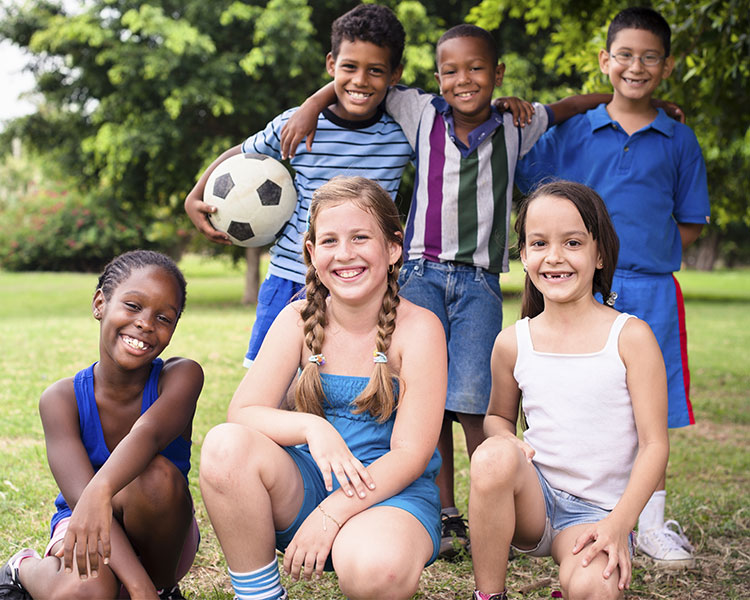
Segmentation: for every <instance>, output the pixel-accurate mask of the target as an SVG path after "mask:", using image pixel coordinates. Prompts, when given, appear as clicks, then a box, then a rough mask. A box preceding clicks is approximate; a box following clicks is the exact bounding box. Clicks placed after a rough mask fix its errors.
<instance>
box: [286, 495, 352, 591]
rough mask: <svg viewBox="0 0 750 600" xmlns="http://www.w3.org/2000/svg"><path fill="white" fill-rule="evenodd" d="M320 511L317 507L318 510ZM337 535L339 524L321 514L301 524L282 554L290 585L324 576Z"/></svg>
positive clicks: (325, 514) (314, 514)
mask: <svg viewBox="0 0 750 600" xmlns="http://www.w3.org/2000/svg"><path fill="white" fill-rule="evenodd" d="M319 508H320V506H319ZM338 532H339V524H338V522H337V521H336V520H335V519H334V518H333V517H332V516H331V515H329V514H328V513H326V512H325V511H324V510H323V511H321V510H317V509H316V510H314V511H312V512H311V513H310V514H309V515H308V516H307V518H306V519H305V520H304V521H303V522H302V525H300V528H299V529H298V530H297V533H295V534H294V537H293V538H292V541H291V542H289V545H288V546H287V548H286V552H285V553H284V563H283V568H284V572H285V573H286V574H287V575H289V576H290V577H291V578H292V580H293V581H297V580H299V578H300V577H303V578H304V579H307V580H309V579H311V578H312V576H313V575H315V577H316V578H318V579H319V578H320V577H321V576H322V575H323V568H324V567H325V564H326V560H327V559H328V555H329V554H330V553H331V547H332V546H333V540H335V539H336V536H337V535H338Z"/></svg>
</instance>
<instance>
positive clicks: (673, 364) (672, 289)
mask: <svg viewBox="0 0 750 600" xmlns="http://www.w3.org/2000/svg"><path fill="white" fill-rule="evenodd" d="M612 291H613V292H616V293H617V300H616V301H615V306H614V307H615V308H616V309H617V310H619V311H620V312H626V313H630V314H631V315H635V316H636V317H638V318H639V319H642V320H643V321H645V322H646V323H648V325H649V327H651V331H653V332H654V335H655V336H656V340H657V341H658V342H659V347H660V348H661V353H662V355H663V356H664V364H665V365H666V368H667V386H668V389H669V420H668V424H669V427H670V428H675V427H684V426H686V425H692V424H694V423H695V418H694V416H693V407H692V405H691V404H690V370H689V369H688V355H687V331H686V328H685V302H684V301H683V298H682V291H681V290H680V284H679V283H678V282H677V279H675V277H674V275H672V274H671V273H669V274H667V275H648V274H643V273H635V272H633V271H625V270H620V269H618V270H616V271H615V277H614V280H613V282H612Z"/></svg>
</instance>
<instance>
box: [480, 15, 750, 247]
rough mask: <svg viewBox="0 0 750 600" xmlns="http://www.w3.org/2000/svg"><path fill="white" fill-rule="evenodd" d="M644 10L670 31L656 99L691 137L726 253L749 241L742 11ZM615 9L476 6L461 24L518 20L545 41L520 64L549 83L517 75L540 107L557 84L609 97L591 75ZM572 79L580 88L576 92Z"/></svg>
mask: <svg viewBox="0 0 750 600" xmlns="http://www.w3.org/2000/svg"><path fill="white" fill-rule="evenodd" d="M653 6H654V8H655V9H656V10H658V11H659V12H661V13H662V14H663V15H664V17H665V18H666V20H667V21H668V22H669V24H670V25H671V27H672V54H673V56H674V57H675V69H674V72H673V74H672V76H671V77H670V78H669V79H667V80H665V82H664V83H663V84H662V88H661V89H660V91H659V95H660V96H661V97H663V98H665V99H668V100H671V101H673V102H675V103H677V104H678V105H680V106H681V107H682V108H683V110H684V111H685V113H686V115H687V118H688V125H690V126H691V127H692V129H693V130H694V131H695V133H696V135H697V136H698V140H699V141H700V144H701V148H702V149H703V154H704V157H705V159H706V166H707V171H708V183H709V193H710V196H711V204H712V221H713V223H712V225H711V228H713V229H719V230H720V231H721V233H720V235H721V237H722V239H723V240H724V244H723V246H722V247H721V250H722V252H724V253H730V252H733V249H734V247H735V246H736V243H737V239H738V236H739V239H741V238H743V237H744V238H745V240H746V239H747V236H748V233H750V204H749V203H748V202H747V199H746V190H745V189H744V188H745V187H746V186H745V179H746V174H747V173H748V172H750V116H748V113H747V111H746V110H744V109H743V107H745V106H747V105H748V103H749V102H750V59H749V58H748V57H750V2H748V1H747V0H680V1H678V2H671V1H667V0H660V1H656V2H654V3H653ZM622 8H624V6H623V4H622V2H618V1H616V0H604V1H599V2H594V1H592V0H576V1H575V2H574V1H570V0H569V1H563V2H559V1H558V2H553V1H552V0H514V1H513V2H511V1H510V0H483V1H482V2H480V3H479V4H478V5H477V6H476V7H474V8H473V9H472V10H471V12H470V14H469V20H471V21H473V22H475V23H477V24H478V25H480V26H482V27H485V28H488V29H496V28H499V27H502V26H504V25H505V24H507V23H510V22H514V20H517V19H522V21H523V23H524V27H525V33H526V36H527V37H528V38H535V37H539V36H543V37H546V38H547V39H548V42H546V43H544V44H542V46H541V50H542V51H541V52H539V53H528V54H525V55H524V56H525V57H526V58H527V59H528V60H529V61H530V62H531V63H532V64H535V65H539V64H540V63H541V65H542V66H543V70H545V71H546V72H547V73H548V74H552V75H555V76H556V78H555V79H553V80H551V81H550V80H549V79H546V78H545V77H541V78H540V77H536V78H534V74H535V73H534V70H533V69H532V70H528V71H526V73H525V74H526V75H529V76H531V77H530V81H528V86H529V87H530V88H531V91H532V96H531V97H533V98H534V99H537V98H539V97H541V98H543V99H544V100H545V101H546V100H548V99H549V98H548V93H549V91H550V90H553V89H557V90H558V91H561V92H562V91H563V90H565V88H566V82H567V83H573V84H574V86H573V87H572V88H568V91H567V92H566V94H565V95H567V94H568V93H570V92H573V91H575V92H576V93H578V92H608V91H611V86H610V85H609V81H608V80H607V78H606V77H605V76H604V75H602V74H601V73H600V71H599V66H598V61H597V54H598V52H599V50H600V49H601V48H604V46H605V44H606V32H607V27H608V25H609V22H610V21H611V20H612V17H614V15H615V14H617V12H619V11H620V10H622ZM519 43H521V44H522V43H523V42H519ZM536 73H538V71H536ZM511 75H512V71H511V70H510V69H509V74H508V76H509V77H510V76H511ZM576 79H577V80H578V81H579V82H580V85H575V83H576V81H575V80H576ZM513 91H514V92H515V89H514V90H513ZM560 95H562V94H560ZM738 227H739V229H740V231H741V233H738V231H737V230H738ZM745 245H746V244H745ZM730 246H731V247H730ZM735 254H736V255H737V254H738V253H736V252H735ZM738 255H742V253H741V252H740V253H739V254H738Z"/></svg>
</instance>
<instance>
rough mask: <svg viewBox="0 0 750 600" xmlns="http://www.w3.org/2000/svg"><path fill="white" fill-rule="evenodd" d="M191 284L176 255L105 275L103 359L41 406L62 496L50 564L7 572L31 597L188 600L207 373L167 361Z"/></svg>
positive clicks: (145, 255) (141, 257) (98, 298)
mask: <svg viewBox="0 0 750 600" xmlns="http://www.w3.org/2000/svg"><path fill="white" fill-rule="evenodd" d="M185 287H186V286H185V278H184V277H183V275H182V273H181V272H180V270H179V269H178V268H177V266H176V265H175V264H174V262H173V261H172V260H171V259H170V258H169V257H167V256H164V255H163V254H159V253H157V252H151V251H145V250H137V251H134V252H128V253H126V254H123V255H121V256H118V257H117V258H115V259H114V260H112V262H110V263H109V264H108V265H107V267H106V268H105V269H104V272H103V273H102V275H101V276H100V278H99V283H98V286H97V289H96V292H95V294H94V299H93V303H92V309H93V316H94V318H95V319H96V320H97V321H99V323H100V330H99V360H98V361H97V362H95V363H94V364H93V365H91V366H90V367H88V368H86V369H84V370H82V371H80V372H79V373H77V374H76V375H75V376H74V377H68V378H66V379H62V380H60V381H58V382H57V383H54V384H53V385H51V386H50V387H49V388H47V389H46V390H45V391H44V393H43V394H42V397H41V400H40V403H39V411H40V414H41V418H42V425H43V427H44V437H45V442H46V446H47V457H48V461H49V465H50V469H51V470H52V474H53V475H54V477H55V480H56V481H57V483H58V485H59V487H60V495H59V496H58V498H57V500H56V502H55V504H56V506H57V513H56V514H55V515H54V517H53V518H52V527H51V529H52V531H51V538H50V543H49V545H48V546H47V550H46V552H45V556H44V558H40V557H39V555H38V554H36V552H34V551H33V550H30V549H26V550H22V551H21V552H19V553H17V554H16V555H15V556H14V557H13V558H12V559H11V560H10V561H9V562H8V564H7V565H6V567H5V568H4V570H3V573H2V575H3V577H4V579H3V583H9V584H10V585H12V586H15V588H16V590H17V591H18V594H20V595H18V597H19V598H24V597H25V598H28V596H27V595H23V594H29V595H30V596H31V597H32V598H53V597H55V598H115V597H117V596H118V595H119V594H121V593H124V592H127V593H129V595H130V597H131V598H150V599H156V598H162V599H166V598H182V595H181V594H180V592H179V588H178V586H177V582H178V581H179V579H180V578H181V577H182V576H183V575H185V573H187V571H188V569H189V568H190V565H191V564H192V561H193V558H194V556H195V552H196V551H197V546H198V530H197V525H196V523H195V519H194V517H193V502H192V499H191V497H190V492H189V489H188V481H187V475H188V471H189V470H190V445H191V433H192V421H193V415H194V413H195V407H196V402H197V400H198V396H199V394H200V391H201V388H202V386H203V371H202V369H201V367H200V365H198V364H197V363H196V362H194V361H192V360H189V359H186V358H177V357H175V358H169V359H167V360H165V361H163V360H162V359H161V358H158V356H159V355H160V354H161V353H162V351H163V350H164V349H165V348H166V347H167V345H168V344H169V342H170V340H171V338H172V334H173V333H174V330H175V327H176V326H177V321H178V320H179V318H180V315H181V314H182V311H183V308H184V306H185ZM6 578H7V579H9V580H10V581H9V582H6V581H5V579H6Z"/></svg>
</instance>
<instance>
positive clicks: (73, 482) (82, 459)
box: [39, 378, 157, 598]
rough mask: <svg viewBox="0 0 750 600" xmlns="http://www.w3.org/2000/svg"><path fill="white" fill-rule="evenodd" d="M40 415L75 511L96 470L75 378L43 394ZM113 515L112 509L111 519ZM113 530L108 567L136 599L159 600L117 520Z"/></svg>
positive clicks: (55, 471)
mask: <svg viewBox="0 0 750 600" xmlns="http://www.w3.org/2000/svg"><path fill="white" fill-rule="evenodd" d="M39 413H40V416H41V420H42V426H43V428H44V441H45V445H46V448H47V460H48V462H49V466H50V470H51V471H52V475H53V476H54V478H55V481H56V482H57V485H58V487H59V488H60V491H61V492H62V495H63V497H64V498H65V501H66V502H67V504H68V506H69V507H70V508H71V509H72V510H75V507H76V506H77V504H78V499H79V498H80V496H81V494H82V493H83V491H84V489H85V488H86V486H87V485H88V484H89V482H90V481H91V479H92V477H93V476H94V469H93V468H92V466H91V461H90V460H89V457H88V454H87V453H86V449H85V448H84V446H83V442H82V441H81V431H80V427H79V425H78V408H77V405H76V400H75V393H74V390H73V380H72V378H69V379H63V380H61V381H58V382H57V383H55V384H53V385H51V386H50V387H49V388H47V389H46V390H45V391H44V393H43V394H42V396H41V399H40V401H39ZM111 515H112V511H111V507H110V510H109V518H110V519H111ZM111 531H112V533H111V548H112V557H111V560H108V561H106V564H109V567H110V568H111V569H112V570H113V571H114V572H115V574H116V575H117V577H118V578H119V579H120V580H121V581H122V582H123V583H124V584H125V586H126V588H127V589H128V591H129V592H130V593H131V595H132V596H133V597H137V598H156V597H157V595H156V588H154V585H153V583H152V582H151V579H150V577H149V576H148V574H147V573H146V571H145V569H144V568H143V566H142V565H141V562H140V561H139V560H138V557H137V556H136V554H135V552H134V550H133V547H132V546H131V545H130V542H129V541H128V539H127V537H126V535H125V532H124V531H123V530H122V528H121V527H120V525H119V523H118V522H117V521H114V522H113V523H112V526H111ZM83 550H84V551H85V546H84V547H83ZM58 556H60V552H58ZM85 558H86V557H85V554H84V555H83V561H84V563H83V564H84V568H83V571H81V570H80V569H79V574H85V573H86V567H85ZM97 563H98V556H97ZM68 569H69V570H72V565H70V564H69V565H68ZM92 575H93V573H92Z"/></svg>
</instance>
